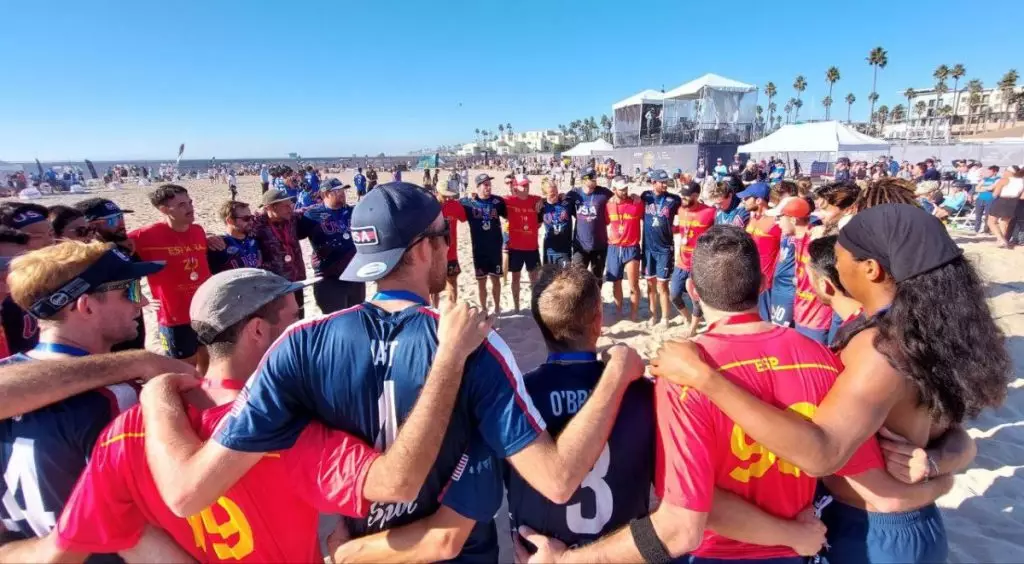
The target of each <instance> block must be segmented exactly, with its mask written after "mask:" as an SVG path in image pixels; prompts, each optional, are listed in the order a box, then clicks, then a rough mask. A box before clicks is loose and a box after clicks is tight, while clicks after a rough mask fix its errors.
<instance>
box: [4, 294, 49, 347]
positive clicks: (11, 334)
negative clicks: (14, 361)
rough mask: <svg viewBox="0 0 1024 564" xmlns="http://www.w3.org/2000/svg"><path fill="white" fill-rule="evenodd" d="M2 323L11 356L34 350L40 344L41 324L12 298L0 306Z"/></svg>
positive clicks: (5, 299)
mask: <svg viewBox="0 0 1024 564" xmlns="http://www.w3.org/2000/svg"><path fill="white" fill-rule="evenodd" d="M0 322H2V323H3V327H4V335H5V336H6V337H7V347H8V348H9V349H10V351H11V354H15V353H22V352H26V351H29V350H32V349H33V348H34V347H35V346H36V345H38V344H39V323H37V322H36V318H35V317H32V315H30V314H29V313H28V312H27V311H25V310H23V309H21V307H20V306H18V304H16V303H14V300H12V299H11V297H10V296H7V297H6V298H4V301H3V303H2V304H0Z"/></svg>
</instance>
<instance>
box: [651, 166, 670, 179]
mask: <svg viewBox="0 0 1024 564" xmlns="http://www.w3.org/2000/svg"><path fill="white" fill-rule="evenodd" d="M647 178H648V179H650V181H651V182H668V181H669V180H672V177H671V176H669V175H668V173H667V172H665V170H664V169H661V168H659V169H658V170H652V171H651V172H649V173H647Z"/></svg>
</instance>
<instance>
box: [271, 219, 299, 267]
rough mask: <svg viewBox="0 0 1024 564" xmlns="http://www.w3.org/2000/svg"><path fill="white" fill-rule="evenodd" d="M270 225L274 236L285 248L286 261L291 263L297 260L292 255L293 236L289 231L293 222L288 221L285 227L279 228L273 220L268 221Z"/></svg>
mask: <svg viewBox="0 0 1024 564" xmlns="http://www.w3.org/2000/svg"><path fill="white" fill-rule="evenodd" d="M268 225H269V226H270V230H271V231H273V232H274V237H276V238H277V240H278V241H280V242H281V246H282V247H283V248H284V262H286V263H291V262H292V261H293V260H295V259H294V257H292V238H291V235H290V234H289V233H288V230H289V228H290V227H291V224H290V223H288V222H287V221H286V222H284V225H285V227H284V229H279V228H278V227H276V226H275V225H274V224H273V222H270V223H268Z"/></svg>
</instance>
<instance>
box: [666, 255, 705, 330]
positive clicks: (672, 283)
mask: <svg viewBox="0 0 1024 564" xmlns="http://www.w3.org/2000/svg"><path fill="white" fill-rule="evenodd" d="M689 279H690V271H689V270H683V269H682V268H679V267H678V266H677V267H675V269H674V270H673V271H672V279H671V280H669V282H668V296H669V299H670V300H671V301H672V305H674V306H676V309H678V310H679V311H683V310H684V309H685V310H688V311H689V312H690V313H691V314H693V315H695V316H697V317H704V312H703V311H702V310H701V309H700V303H696V304H695V303H693V298H691V297H690V293H689V292H687V291H686V281H687V280H689Z"/></svg>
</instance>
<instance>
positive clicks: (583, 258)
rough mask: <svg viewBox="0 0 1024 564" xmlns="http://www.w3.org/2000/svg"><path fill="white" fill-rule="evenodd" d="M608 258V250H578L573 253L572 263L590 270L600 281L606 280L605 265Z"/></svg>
mask: <svg viewBox="0 0 1024 564" xmlns="http://www.w3.org/2000/svg"><path fill="white" fill-rule="evenodd" d="M607 258H608V249H594V250H592V251H584V250H583V249H576V250H574V251H573V252H572V263H573V264H578V265H580V266H582V267H583V268H589V269H590V272H591V273H593V275H594V276H595V277H597V279H598V280H602V281H603V280H604V263H605V260H607Z"/></svg>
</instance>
